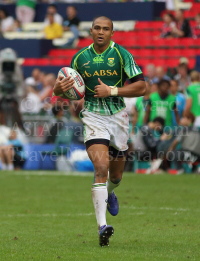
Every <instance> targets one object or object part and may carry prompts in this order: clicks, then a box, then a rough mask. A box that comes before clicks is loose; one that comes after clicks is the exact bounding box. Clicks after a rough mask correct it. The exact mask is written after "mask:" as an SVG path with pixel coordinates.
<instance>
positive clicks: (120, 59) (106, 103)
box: [71, 41, 142, 115]
mask: <svg viewBox="0 0 200 261" xmlns="http://www.w3.org/2000/svg"><path fill="white" fill-rule="evenodd" d="M71 68H73V69H75V70H76V71H78V72H79V73H80V75H81V76H82V77H83V79H84V82H85V85H86V93H85V103H84V108H85V109H87V110H88V111H91V112H94V113H98V114H101V115H112V114H115V113H117V112H119V111H121V110H122V109H124V108H125V107H126V105H125V103H124V99H123V97H117V96H110V97H106V98H94V95H95V93H94V87H95V86H96V85H99V82H98V78H100V79H101V81H102V82H103V83H105V84H106V85H109V86H116V87H122V86H124V82H125V81H126V79H127V78H128V79H131V78H133V77H135V76H137V75H139V74H142V71H141V69H140V68H139V67H138V65H137V64H136V63H135V61H134V59H133V56H132V55H131V54H130V53H129V52H128V51H127V50H125V49H124V48H123V47H122V46H120V45H118V44H116V43H114V42H112V41H111V42H110V45H109V47H108V48H107V49H106V50H105V51H104V52H103V53H101V54H98V53H97V52H96V51H95V49H94V44H91V45H90V46H88V47H85V48H83V49H82V50H80V51H79V52H78V53H77V54H75V55H74V57H73V58H72V62H71Z"/></svg>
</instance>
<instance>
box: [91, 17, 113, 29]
mask: <svg viewBox="0 0 200 261" xmlns="http://www.w3.org/2000/svg"><path fill="white" fill-rule="evenodd" d="M98 18H102V19H104V20H109V21H110V22H111V25H112V30H113V21H112V20H111V19H110V18H109V17H107V16H104V15H100V16H96V17H95V18H94V19H93V21H92V27H93V26H94V22H95V21H96V20H97V19H98Z"/></svg>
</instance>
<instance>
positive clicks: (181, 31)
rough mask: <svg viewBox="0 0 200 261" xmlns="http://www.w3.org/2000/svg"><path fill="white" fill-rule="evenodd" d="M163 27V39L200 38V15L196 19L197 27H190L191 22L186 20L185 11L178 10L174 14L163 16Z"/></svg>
mask: <svg viewBox="0 0 200 261" xmlns="http://www.w3.org/2000/svg"><path fill="white" fill-rule="evenodd" d="M163 22H164V24H163V27H162V31H161V35H160V37H161V38H168V39H172V38H181V37H193V38H195V39H196V38H199V37H200V14H197V15H196V17H195V25H194V26H192V27H191V26H190V22H189V21H188V20H187V19H185V18H184V11H183V10H177V11H175V13H174V14H172V13H169V12H166V13H165V14H164V15H163Z"/></svg>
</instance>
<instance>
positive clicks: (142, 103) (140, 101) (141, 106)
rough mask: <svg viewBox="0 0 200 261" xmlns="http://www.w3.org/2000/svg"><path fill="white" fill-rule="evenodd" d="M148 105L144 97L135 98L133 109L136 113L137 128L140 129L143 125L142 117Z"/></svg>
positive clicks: (147, 100)
mask: <svg viewBox="0 0 200 261" xmlns="http://www.w3.org/2000/svg"><path fill="white" fill-rule="evenodd" d="M148 104H149V99H144V97H139V98H137V101H136V105H135V107H136V110H137V112H138V121H137V125H138V126H139V127H142V126H143V125H144V116H145V111H146V107H147V105H148Z"/></svg>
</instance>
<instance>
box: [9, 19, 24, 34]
mask: <svg viewBox="0 0 200 261" xmlns="http://www.w3.org/2000/svg"><path fill="white" fill-rule="evenodd" d="M11 31H13V32H22V25H21V22H20V21H19V20H17V19H15V21H14V24H13V26H12V27H11Z"/></svg>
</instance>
